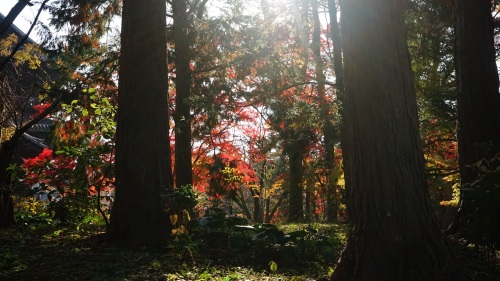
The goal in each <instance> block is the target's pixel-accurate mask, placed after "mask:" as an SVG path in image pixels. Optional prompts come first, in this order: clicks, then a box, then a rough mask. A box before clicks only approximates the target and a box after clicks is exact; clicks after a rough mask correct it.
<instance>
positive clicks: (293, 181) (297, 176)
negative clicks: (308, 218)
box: [287, 142, 306, 222]
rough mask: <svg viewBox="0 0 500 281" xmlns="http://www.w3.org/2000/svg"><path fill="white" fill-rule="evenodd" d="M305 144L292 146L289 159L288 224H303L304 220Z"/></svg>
mask: <svg viewBox="0 0 500 281" xmlns="http://www.w3.org/2000/svg"><path fill="white" fill-rule="evenodd" d="M305 146H306V145H305V144H302V142H298V143H294V144H290V145H289V147H288V149H287V150H288V151H287V154H288V158H289V161H290V163H289V166H290V177H289V182H290V186H289V197H288V222H302V221H303V220H304V187H303V185H302V180H303V178H304V168H303V166H302V161H303V160H304V153H305Z"/></svg>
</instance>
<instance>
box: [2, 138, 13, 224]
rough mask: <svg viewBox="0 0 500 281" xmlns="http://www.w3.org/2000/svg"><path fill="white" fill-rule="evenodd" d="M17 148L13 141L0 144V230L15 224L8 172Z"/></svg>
mask: <svg viewBox="0 0 500 281" xmlns="http://www.w3.org/2000/svg"><path fill="white" fill-rule="evenodd" d="M15 148H16V146H15V145H13V143H12V142H11V141H8V140H7V141H4V142H2V143H1V144H0V229H1V228H6V227H8V226H11V225H13V224H14V222H15V221H14V203H13V201H12V194H11V187H10V175H9V172H8V171H7V168H8V167H9V164H10V163H12V156H13V155H14V150H15Z"/></svg>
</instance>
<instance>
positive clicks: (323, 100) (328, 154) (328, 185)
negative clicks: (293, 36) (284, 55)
mask: <svg viewBox="0 0 500 281" xmlns="http://www.w3.org/2000/svg"><path fill="white" fill-rule="evenodd" d="M311 7H312V15H313V22H314V31H313V37H312V39H313V40H312V51H313V57H314V62H315V66H316V67H315V72H316V81H317V82H318V85H317V86H316V89H317V91H318V98H319V100H318V103H319V106H320V112H321V117H322V119H323V124H322V131H323V147H324V149H325V154H324V168H325V176H326V182H325V189H326V198H325V199H326V221H327V222H334V221H335V220H336V219H337V209H338V208H337V206H338V204H337V202H336V201H335V196H334V194H335V183H332V182H331V180H330V175H331V173H332V171H333V165H334V159H335V135H336V132H335V126H334V124H333V122H334V121H333V115H332V112H330V111H331V110H332V107H331V101H329V100H328V99H327V97H326V89H325V83H326V77H325V74H324V73H323V59H322V58H321V22H320V20H319V11H318V0H312V1H311ZM335 24H336V23H335Z"/></svg>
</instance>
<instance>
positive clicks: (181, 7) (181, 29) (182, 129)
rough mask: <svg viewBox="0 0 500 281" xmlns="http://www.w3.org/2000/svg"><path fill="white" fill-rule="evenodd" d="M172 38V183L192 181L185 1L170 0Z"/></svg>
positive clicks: (188, 52)
mask: <svg viewBox="0 0 500 281" xmlns="http://www.w3.org/2000/svg"><path fill="white" fill-rule="evenodd" d="M173 14H174V42H175V69H176V71H175V75H176V77H175V85H176V87H175V115H174V119H175V184H176V186H177V187H180V186H183V185H188V184H193V172H192V170H193V167H192V166H193V165H192V162H191V106H190V104H189V103H190V102H189V98H190V96H191V70H190V57H191V56H190V51H189V40H188V28H189V19H188V13H187V1H186V0H175V1H173Z"/></svg>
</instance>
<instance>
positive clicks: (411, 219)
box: [332, 0, 468, 281]
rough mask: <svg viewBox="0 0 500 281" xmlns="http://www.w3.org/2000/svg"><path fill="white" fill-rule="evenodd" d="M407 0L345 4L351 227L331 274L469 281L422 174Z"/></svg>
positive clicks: (345, 277) (361, 0) (339, 277)
mask: <svg viewBox="0 0 500 281" xmlns="http://www.w3.org/2000/svg"><path fill="white" fill-rule="evenodd" d="M404 6H405V5H404V1H400V0H349V1H344V2H343V4H342V34H343V43H344V49H343V51H344V61H345V79H346V80H345V92H346V96H345V104H344V107H345V110H346V112H345V118H346V119H345V120H344V121H346V122H347V124H346V136H345V138H346V139H345V140H346V143H345V146H346V148H347V150H346V151H344V162H346V164H347V165H348V167H349V169H348V170H347V171H346V174H345V177H346V181H347V184H348V186H349V187H350V189H349V196H348V201H347V203H348V208H349V209H348V211H349V217H350V231H349V234H348V240H347V245H346V249H345V250H344V252H343V253H342V256H341V260H340V263H339V265H338V266H337V269H336V270H335V272H334V274H333V275H332V280H335V281H342V280H357V281H364V280H370V281H371V280H426V281H438V280H439V281H443V280H449V281H451V280H468V279H467V277H465V275H463V274H462V273H461V271H460V269H459V268H458V267H457V266H456V265H455V260H454V258H453V256H452V254H451V250H450V249H449V247H448V246H447V244H446V242H445V240H444V237H443V236H442V235H441V232H440V230H439V228H438V225H437V222H436V220H435V216H434V213H433V211H432V209H431V206H430V202H429V201H430V199H429V194H428V190H427V184H426V180H425V174H424V158H423V154H422V149H421V143H420V137H419V132H418V116H417V105H416V97H415V91H414V86H413V82H412V74H411V66H410V58H409V53H408V47H407V42H406V30H405V21H404V9H405V7H404Z"/></svg>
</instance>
